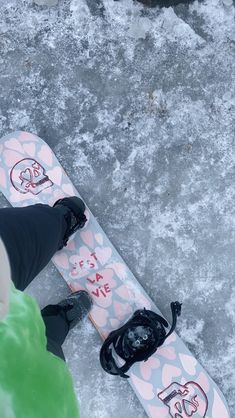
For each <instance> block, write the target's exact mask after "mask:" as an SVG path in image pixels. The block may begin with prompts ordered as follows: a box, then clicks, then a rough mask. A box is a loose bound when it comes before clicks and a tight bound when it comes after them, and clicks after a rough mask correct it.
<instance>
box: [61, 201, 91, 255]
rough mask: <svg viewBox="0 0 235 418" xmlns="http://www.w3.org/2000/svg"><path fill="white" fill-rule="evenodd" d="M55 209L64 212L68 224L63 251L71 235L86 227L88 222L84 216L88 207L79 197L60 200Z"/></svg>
mask: <svg viewBox="0 0 235 418" xmlns="http://www.w3.org/2000/svg"><path fill="white" fill-rule="evenodd" d="M53 207H56V208H59V209H60V210H61V211H62V213H63V214H64V218H65V220H66V223H67V230H66V232H65V236H64V238H63V245H62V246H61V247H60V248H59V250H61V248H63V246H65V245H67V242H68V239H69V238H70V237H71V235H73V234H74V233H75V232H76V231H77V230H78V229H80V228H83V226H84V225H85V223H86V221H87V218H86V216H85V214H84V212H85V209H86V207H85V204H84V203H83V201H82V200H81V199H79V197H77V196H73V197H65V198H64V199H59V200H57V201H56V202H55V203H54V205H53Z"/></svg>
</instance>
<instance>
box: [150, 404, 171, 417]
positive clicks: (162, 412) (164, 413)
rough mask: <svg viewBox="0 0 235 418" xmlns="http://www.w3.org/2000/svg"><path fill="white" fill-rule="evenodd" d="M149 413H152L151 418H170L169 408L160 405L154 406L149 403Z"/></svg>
mask: <svg viewBox="0 0 235 418" xmlns="http://www.w3.org/2000/svg"><path fill="white" fill-rule="evenodd" d="M148 410H149V413H150V415H149V416H150V418H168V417H169V415H168V408H167V407H165V408H163V407H160V406H154V405H149V407H148Z"/></svg>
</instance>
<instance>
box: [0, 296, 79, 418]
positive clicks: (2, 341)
mask: <svg viewBox="0 0 235 418" xmlns="http://www.w3.org/2000/svg"><path fill="white" fill-rule="evenodd" d="M0 418H79V410H78V404H77V400H76V396H75V393H74V390H73V383H72V378H71V376H70V373H69V371H68V369H67V366H66V364H65V363H64V362H63V361H62V360H61V359H59V358H57V357H56V356H54V355H53V354H51V353H49V352H48V351H47V350H46V337H45V327H44V322H43V320H42V317H41V314H40V310H39V308H38V306H37V304H36V303H35V302H34V300H33V299H32V298H31V297H29V296H27V295H26V294H25V293H22V292H19V291H18V290H16V289H15V288H13V289H12V292H11V302H10V310H9V314H8V315H7V316H6V318H5V319H4V320H3V321H1V322H0Z"/></svg>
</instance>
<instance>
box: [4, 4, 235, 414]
mask: <svg viewBox="0 0 235 418" xmlns="http://www.w3.org/2000/svg"><path fill="white" fill-rule="evenodd" d="M234 10H235V9H234V3H233V1H232V0H207V1H204V2H203V1H202V2H198V1H195V2H194V3H192V4H191V5H190V6H187V5H179V6H177V7H174V8H168V9H159V8H153V9H148V8H146V7H144V6H143V5H142V4H140V3H135V2H133V1H132V0H120V1H117V2H114V1H113V0H59V1H58V0H35V1H33V0H6V1H5V0H4V1H3V0H1V2H0V51H1V54H0V96H1V107H0V127H1V134H2V135H3V134H6V133H8V132H10V131H12V130H16V129H24V130H28V131H32V132H35V133H37V134H38V135H40V136H41V137H42V138H44V139H45V140H46V141H47V143H48V144H49V145H50V146H51V147H52V149H53V150H54V151H55V153H56V154H57V156H58V157H59V159H60V161H61V162H62V164H63V166H64V167H65V169H66V170H67V172H68V174H69V176H70V178H71V179H72V181H73V182H74V184H75V186H76V187H77V188H78V189H79V191H80V193H81V195H82V196H83V198H84V199H85V201H86V202H87V204H88V206H89V207H90V208H91V210H92V211H93V213H94V215H95V216H96V217H97V219H98V221H99V222H100V224H101V225H102V227H103V228H104V230H105V231H106V233H107V234H108V236H109V237H110V239H111V240H112V242H113V243H114V244H115V246H116V247H117V248H118V249H119V251H120V253H121V255H122V256H123V257H124V259H125V260H126V262H127V264H128V265H129V267H130V268H131V269H132V271H133V272H134V273H135V274H136V277H137V278H138V279H139V281H140V282H141V283H142V285H143V286H144V288H145V289H146V291H147V292H148V293H149V294H150V295H151V297H152V298H153V300H154V301H155V302H156V304H157V305H158V306H159V308H160V310H161V311H162V312H163V314H164V315H165V316H166V317H167V318H168V319H169V320H170V314H169V303H170V302H171V301H172V300H175V299H180V300H182V301H183V314H182V317H181V320H180V321H179V326H178V332H179V334H180V335H181V337H182V339H183V340H184V342H185V343H186V344H187V345H188V347H189V349H190V350H191V351H192V352H193V353H194V355H195V356H196V357H197V358H198V359H199V361H200V362H201V363H202V365H203V366H204V367H205V368H206V370H207V371H208V372H209V373H210V375H211V376H212V378H213V379H214V380H215V381H216V382H217V383H218V384H219V386H220V387H221V389H222V391H223V392H224V394H225V396H226V398H227V400H228V402H229V404H230V407H231V413H232V416H233V417H235V415H234V412H233V411H234V410H235V372H234V369H235V367H234V364H235V286H234V278H235V144H234V115H235V95H234V93H235V88H234V87H235V82H234V79H235V77H234V66H235V59H234V43H235V26H234ZM0 205H1V206H6V205H7V203H6V201H5V199H4V198H3V197H1V198H0ZM29 291H30V294H32V295H34V296H35V297H36V299H37V300H38V301H39V303H40V305H41V306H44V305H46V304H47V303H48V302H56V301H57V300H59V299H61V298H62V297H63V296H64V295H65V294H67V292H68V289H67V288H66V285H65V284H64V282H63V280H62V278H61V277H60V276H59V274H58V273H57V272H56V270H55V268H54V267H53V266H52V265H49V266H48V267H47V268H46V269H45V270H44V272H42V273H41V274H40V276H39V277H38V278H37V279H36V280H35V282H34V283H33V284H32V285H31V286H30V290H29ZM99 349H100V339H99V337H98V336H97V334H96V332H95V330H94V329H93V327H92V326H91V324H90V323H88V322H85V323H84V324H82V325H80V326H78V327H77V328H76V329H75V330H74V331H73V332H71V335H70V336H69V338H68V339H67V341H66V343H65V345H64V351H65V354H66V357H67V359H68V365H69V368H70V370H71V372H72V374H73V378H74V384H75V388H76V392H77V394H78V398H79V401H80V404H81V414H82V418H111V417H112V418H127V417H128V418H144V417H146V415H145V413H144V411H143V409H142V407H141V405H140V404H139V402H138V400H137V398H136V397H135V395H134V393H133V392H132V390H131V388H130V387H129V385H128V383H127V382H125V381H122V380H120V379H118V378H115V377H111V376H109V375H106V374H105V373H104V372H103V371H102V370H101V367H100V365H99V361H98V354H99ZM221 418H223V417H221Z"/></svg>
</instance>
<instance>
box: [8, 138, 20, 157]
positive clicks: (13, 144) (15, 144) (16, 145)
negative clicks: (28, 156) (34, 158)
mask: <svg viewBox="0 0 235 418" xmlns="http://www.w3.org/2000/svg"><path fill="white" fill-rule="evenodd" d="M5 146H6V147H7V148H10V149H12V150H14V151H18V152H20V153H21V154H24V150H23V148H22V146H21V144H20V142H19V141H18V139H16V138H11V139H9V140H8V141H6V142H5Z"/></svg>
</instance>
